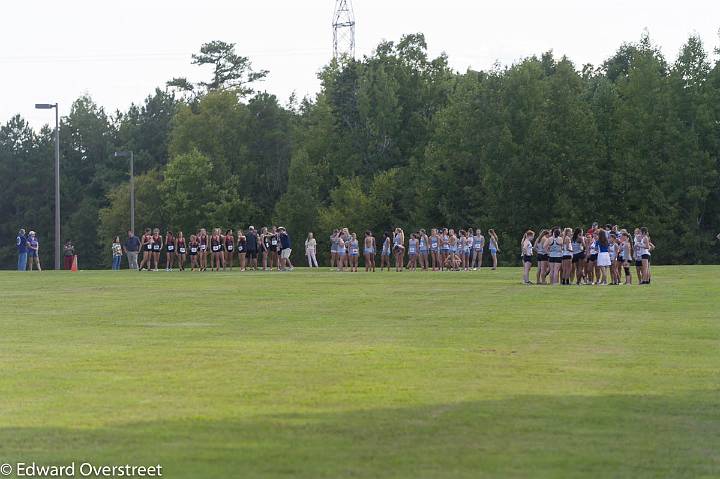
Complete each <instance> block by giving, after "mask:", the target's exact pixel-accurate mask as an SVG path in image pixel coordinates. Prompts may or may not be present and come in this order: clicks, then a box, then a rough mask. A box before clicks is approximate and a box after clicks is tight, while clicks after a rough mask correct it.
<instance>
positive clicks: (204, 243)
mask: <svg viewBox="0 0 720 479" xmlns="http://www.w3.org/2000/svg"><path fill="white" fill-rule="evenodd" d="M197 242H198V259H199V269H200V271H207V252H208V251H207V250H208V234H207V231H206V230H205V228H200V234H198V236H197Z"/></svg>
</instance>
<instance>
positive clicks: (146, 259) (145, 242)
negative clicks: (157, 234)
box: [138, 228, 153, 271]
mask: <svg viewBox="0 0 720 479" xmlns="http://www.w3.org/2000/svg"><path fill="white" fill-rule="evenodd" d="M140 249H141V250H142V252H143V258H142V261H141V262H140V268H138V271H142V270H143V269H145V268H147V270H148V271H149V270H150V262H151V260H152V254H153V253H152V251H153V246H152V233H151V232H150V228H145V234H143V236H142V239H141V240H140Z"/></svg>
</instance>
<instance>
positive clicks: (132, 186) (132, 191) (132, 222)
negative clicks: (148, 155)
mask: <svg viewBox="0 0 720 479" xmlns="http://www.w3.org/2000/svg"><path fill="white" fill-rule="evenodd" d="M114 156H115V158H130V229H131V230H132V231H133V233H135V153H134V152H132V151H116V152H115V155H114Z"/></svg>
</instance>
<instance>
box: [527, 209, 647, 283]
mask: <svg viewBox="0 0 720 479" xmlns="http://www.w3.org/2000/svg"><path fill="white" fill-rule="evenodd" d="M520 248H521V256H522V261H523V264H524V268H523V282H524V283H525V284H534V283H532V282H531V281H530V270H531V268H532V264H533V256H534V255H536V256H537V260H536V261H537V275H536V283H537V284H552V285H555V284H561V285H570V284H573V283H574V284H576V285H581V284H588V285H619V284H625V285H629V284H632V273H631V265H633V264H634V265H635V270H636V273H637V281H638V283H639V284H650V280H651V277H652V274H651V270H650V257H651V256H652V251H653V250H654V249H655V245H654V244H653V242H652V241H651V239H650V234H649V233H648V230H647V228H645V227H642V228H635V230H634V231H633V232H632V233H631V232H629V231H628V230H626V229H621V228H619V227H618V226H617V225H606V226H605V227H599V226H598V225H597V223H594V224H593V226H592V227H591V228H590V229H588V230H587V231H583V230H582V229H581V228H574V229H573V228H564V229H561V228H560V227H553V228H549V229H543V230H542V231H540V234H539V235H535V232H534V231H532V230H528V231H527V232H525V234H524V235H523V238H522V241H521V244H520ZM623 276H624V281H623ZM621 281H622V282H621Z"/></svg>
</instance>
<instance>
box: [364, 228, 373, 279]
mask: <svg viewBox="0 0 720 479" xmlns="http://www.w3.org/2000/svg"><path fill="white" fill-rule="evenodd" d="M363 254H364V255H365V272H368V271H372V272H373V273H374V272H375V237H374V236H373V235H372V231H370V230H368V231H366V232H365V241H364V243H363Z"/></svg>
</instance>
